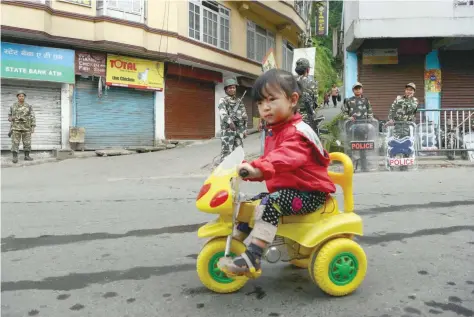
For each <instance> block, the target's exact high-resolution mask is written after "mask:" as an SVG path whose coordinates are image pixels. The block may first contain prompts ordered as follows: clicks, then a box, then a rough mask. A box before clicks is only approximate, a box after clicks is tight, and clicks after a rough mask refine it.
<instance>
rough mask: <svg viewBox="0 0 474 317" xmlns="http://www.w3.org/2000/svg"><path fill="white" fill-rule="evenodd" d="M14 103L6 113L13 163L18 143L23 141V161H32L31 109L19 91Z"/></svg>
mask: <svg viewBox="0 0 474 317" xmlns="http://www.w3.org/2000/svg"><path fill="white" fill-rule="evenodd" d="M16 97H17V98H18V101H17V102H15V103H14V104H13V105H12V106H11V107H10V111H9V113H8V121H10V122H11V130H12V154H13V163H18V149H19V147H20V142H21V141H22V140H23V151H24V152H25V161H32V160H33V159H32V158H31V157H30V151H31V134H32V133H34V132H35V127H36V118H35V113H34V111H33V107H31V105H29V104H28V103H26V102H25V98H26V94H25V93H24V92H23V91H22V90H20V91H18V93H17V95H16Z"/></svg>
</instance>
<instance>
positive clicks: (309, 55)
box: [291, 47, 316, 79]
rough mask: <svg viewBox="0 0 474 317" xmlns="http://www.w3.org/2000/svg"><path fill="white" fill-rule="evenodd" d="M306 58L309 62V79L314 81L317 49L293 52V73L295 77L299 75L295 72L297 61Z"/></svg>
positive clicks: (308, 48)
mask: <svg viewBox="0 0 474 317" xmlns="http://www.w3.org/2000/svg"><path fill="white" fill-rule="evenodd" d="M302 57H304V58H306V59H307V60H308V61H309V67H310V68H309V76H308V77H309V78H311V79H314V66H315V62H316V47H306V48H296V49H294V50H293V65H292V66H291V71H292V73H293V75H295V76H296V75H297V74H296V72H295V68H296V61H297V60H298V59H300V58H302Z"/></svg>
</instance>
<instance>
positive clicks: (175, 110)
mask: <svg viewBox="0 0 474 317" xmlns="http://www.w3.org/2000/svg"><path fill="white" fill-rule="evenodd" d="M165 86H166V89H165V135H166V139H170V140H185V139H188V140H190V139H210V138H213V137H214V136H215V122H214V121H215V92H214V83H212V82H206V81H198V80H194V79H190V78H186V77H178V76H167V77H166V81H165Z"/></svg>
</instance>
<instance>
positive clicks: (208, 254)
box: [196, 238, 248, 294]
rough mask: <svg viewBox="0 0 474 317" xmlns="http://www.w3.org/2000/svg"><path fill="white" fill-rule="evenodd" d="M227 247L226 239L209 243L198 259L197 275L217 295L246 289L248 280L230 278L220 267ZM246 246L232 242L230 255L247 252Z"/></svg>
mask: <svg viewBox="0 0 474 317" xmlns="http://www.w3.org/2000/svg"><path fill="white" fill-rule="evenodd" d="M225 246H226V239H225V238H217V239H212V240H211V241H209V242H208V243H207V244H206V245H205V246H204V247H203V248H202V250H201V252H200V253H199V256H198V258H197V263H196V267H197V273H198V276H199V280H200V281H201V283H202V284H203V285H204V286H206V287H207V288H208V289H210V290H211V291H213V292H216V293H221V294H225V293H233V292H236V291H238V290H239V289H241V288H242V287H244V285H245V284H246V283H247V281H248V278H246V277H238V278H229V277H227V276H226V275H225V274H224V272H222V271H221V270H220V269H219V268H218V267H217V263H218V262H219V259H220V258H222V257H224V253H225ZM245 249H246V247H245V245H244V244H243V243H242V242H240V241H237V240H232V244H231V247H230V255H231V256H232V257H235V256H237V255H240V254H242V253H244V252H245Z"/></svg>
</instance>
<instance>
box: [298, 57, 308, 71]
mask: <svg viewBox="0 0 474 317" xmlns="http://www.w3.org/2000/svg"><path fill="white" fill-rule="evenodd" d="M296 67H305V68H309V67H310V65H309V61H308V59H306V58H304V57H301V58H299V59H298V60H297V61H296Z"/></svg>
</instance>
